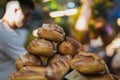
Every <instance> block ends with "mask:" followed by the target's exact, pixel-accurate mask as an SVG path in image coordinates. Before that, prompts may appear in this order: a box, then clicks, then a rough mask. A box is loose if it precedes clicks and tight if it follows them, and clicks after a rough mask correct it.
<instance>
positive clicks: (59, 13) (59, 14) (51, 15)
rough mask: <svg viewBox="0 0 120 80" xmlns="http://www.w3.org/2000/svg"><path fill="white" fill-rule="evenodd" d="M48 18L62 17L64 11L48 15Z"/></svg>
mask: <svg viewBox="0 0 120 80" xmlns="http://www.w3.org/2000/svg"><path fill="white" fill-rule="evenodd" d="M49 15H50V17H60V16H64V11H54V12H50V13H49Z"/></svg>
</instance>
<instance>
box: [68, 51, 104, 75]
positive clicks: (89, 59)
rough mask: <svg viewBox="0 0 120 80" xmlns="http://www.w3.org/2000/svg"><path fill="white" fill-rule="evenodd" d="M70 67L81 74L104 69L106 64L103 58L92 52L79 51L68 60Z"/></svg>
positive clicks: (93, 72)
mask: <svg viewBox="0 0 120 80" xmlns="http://www.w3.org/2000/svg"><path fill="white" fill-rule="evenodd" d="M70 64H71V67H72V68H73V69H76V70H78V71H79V72H81V73H83V74H95V73H99V72H103V71H106V64H105V62H104V60H103V59H102V58H101V57H100V56H98V55H96V54H94V53H90V52H89V53H88V52H83V51H80V52H79V54H77V55H75V56H74V57H73V59H72V60H71V61H70Z"/></svg>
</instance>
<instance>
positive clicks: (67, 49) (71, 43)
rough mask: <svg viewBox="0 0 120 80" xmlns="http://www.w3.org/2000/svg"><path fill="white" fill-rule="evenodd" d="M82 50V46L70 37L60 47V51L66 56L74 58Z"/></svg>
mask: <svg viewBox="0 0 120 80" xmlns="http://www.w3.org/2000/svg"><path fill="white" fill-rule="evenodd" d="M80 50H81V44H80V43H79V42H78V41H76V40H75V39H72V38H70V37H66V38H65V40H64V41H63V42H61V43H60V44H59V45H58V51H59V52H60V53H61V54H64V55H72V56H74V55H75V54H77V53H78V52H79V51H80Z"/></svg>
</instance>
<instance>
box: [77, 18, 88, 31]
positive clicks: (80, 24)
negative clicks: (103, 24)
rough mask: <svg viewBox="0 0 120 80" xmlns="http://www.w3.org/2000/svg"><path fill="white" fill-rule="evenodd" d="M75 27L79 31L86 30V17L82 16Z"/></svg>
mask: <svg viewBox="0 0 120 80" xmlns="http://www.w3.org/2000/svg"><path fill="white" fill-rule="evenodd" d="M75 29H76V30H78V31H85V30H86V20H85V18H84V17H81V18H80V19H79V20H78V22H77V23H76V26H75Z"/></svg>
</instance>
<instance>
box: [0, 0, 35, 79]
mask: <svg viewBox="0 0 120 80" xmlns="http://www.w3.org/2000/svg"><path fill="white" fill-rule="evenodd" d="M33 9H34V3H33V2H32V0H11V1H10V0H9V1H8V2H7V4H6V8H5V13H4V15H3V17H2V19H1V20H0V80H8V77H9V74H10V73H11V72H12V71H14V69H15V61H16V59H17V58H18V57H19V56H20V54H21V53H27V51H26V50H25V48H24V46H23V44H21V42H20V39H21V38H20V37H19V35H18V34H17V32H16V29H17V28H22V27H23V26H24V24H25V23H27V22H28V21H30V14H31V11H32V10H33Z"/></svg>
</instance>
